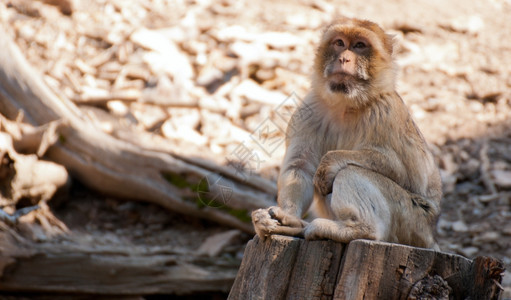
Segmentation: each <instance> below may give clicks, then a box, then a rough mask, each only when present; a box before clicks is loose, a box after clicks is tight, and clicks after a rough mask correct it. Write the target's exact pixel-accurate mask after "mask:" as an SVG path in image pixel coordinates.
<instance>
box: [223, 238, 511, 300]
mask: <svg viewBox="0 0 511 300" xmlns="http://www.w3.org/2000/svg"><path fill="white" fill-rule="evenodd" d="M249 245H250V247H247V249H246V250H245V256H244V259H243V262H242V267H241V268H240V270H239V272H238V275H237V277H236V280H235V283H234V286H233V288H232V289H231V292H230V295H229V299H269V298H270V296H271V299H498V297H499V294H500V289H499V286H498V284H499V283H500V282H501V280H502V275H501V273H502V272H503V267H502V263H500V262H499V261H497V260H495V259H492V258H476V259H475V260H474V261H472V260H469V259H467V258H465V257H462V256H460V255H456V254H450V253H444V252H438V251H433V250H430V249H422V248H415V247H410V246H405V245H398V244H391V243H385V242H376V241H367V240H356V241H353V242H351V243H350V244H348V245H347V246H346V249H344V245H342V244H338V243H335V242H332V241H305V240H301V239H298V238H289V237H282V236H271V237H270V238H269V239H267V240H266V241H261V240H260V239H259V238H258V237H255V238H254V240H252V241H251V242H250V243H249ZM286 248H288V249H287V251H286ZM275 253H278V254H279V256H278V257H279V261H283V260H285V259H284V258H282V257H281V255H282V254H283V253H287V254H288V255H289V257H288V258H287V259H286V262H287V264H282V263H279V264H272V263H270V261H271V260H273V259H275ZM341 256H342V260H341ZM281 274H282V275H284V276H280V275H281ZM261 278H262V279H261ZM268 278H270V279H272V280H271V281H268V280H267V279H268ZM262 282H264V284H262ZM286 289H287V292H286V293H285V294H284V293H282V292H281V291H283V290H286ZM275 291H278V293H275ZM428 297H429V298H428Z"/></svg>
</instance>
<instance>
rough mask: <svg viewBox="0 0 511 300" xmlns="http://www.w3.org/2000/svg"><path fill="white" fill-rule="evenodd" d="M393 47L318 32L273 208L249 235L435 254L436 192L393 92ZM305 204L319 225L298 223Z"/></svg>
mask: <svg viewBox="0 0 511 300" xmlns="http://www.w3.org/2000/svg"><path fill="white" fill-rule="evenodd" d="M395 44H396V43H395V38H394V37H393V36H392V35H389V34H387V33H385V32H384V30H383V29H382V28H381V27H380V26H379V25H377V24H376V23H373V22H371V21H368V20H360V19H355V18H346V17H341V18H338V19H336V20H335V21H334V22H332V23H331V24H330V25H328V26H326V28H325V29H324V30H323V33H322V37H321V39H320V42H319V46H318V48H317V51H316V54H315V58H314V64H313V72H312V78H311V90H310V92H309V94H308V95H307V96H306V97H305V98H304V100H303V101H302V103H301V104H300V105H299V106H298V107H297V109H296V110H295V112H294V114H293V115H292V117H291V119H290V121H289V124H288V128H287V131H286V153H285V156H284V160H283V163H282V166H281V169H280V173H279V177H278V181H277V186H278V194H277V203H278V206H273V207H270V208H262V209H258V210H255V211H253V212H252V222H253V225H254V228H255V231H256V233H257V234H258V235H259V236H260V237H262V238H265V237H267V236H269V235H271V234H283V235H289V236H297V237H304V238H305V239H308V240H318V239H331V240H334V241H338V242H342V243H349V242H350V241H352V240H355V239H370V240H380V241H386V242H391V243H399V244H406V245H411V246H416V247H423V248H435V249H438V246H437V245H436V242H435V240H434V237H433V235H434V226H435V224H436V221H437V218H438V215H439V213H440V201H441V198H442V184H441V180H440V175H439V170H438V167H437V166H436V164H435V161H434V158H433V155H432V154H431V152H430V150H429V149H428V146H427V143H426V141H425V139H424V137H423V135H422V133H421V132H420V131H419V128H418V127H417V125H416V124H415V122H414V121H413V119H412V116H411V114H410V112H409V110H408V108H407V107H406V104H405V103H404V101H403V100H402V98H401V97H400V96H399V94H398V93H397V92H396V88H395V81H396V73H397V68H396V63H395V59H394V56H395V47H396V46H395ZM313 201H314V205H315V208H316V210H317V215H318V217H317V218H315V219H313V220H312V221H311V222H310V223H309V222H306V221H305V220H303V219H302V217H303V215H304V214H305V213H306V212H307V211H308V209H309V207H310V206H311V204H312V203H313Z"/></svg>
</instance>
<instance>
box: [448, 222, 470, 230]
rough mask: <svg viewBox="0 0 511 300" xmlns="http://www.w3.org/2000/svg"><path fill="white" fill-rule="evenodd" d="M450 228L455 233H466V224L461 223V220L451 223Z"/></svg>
mask: <svg viewBox="0 0 511 300" xmlns="http://www.w3.org/2000/svg"><path fill="white" fill-rule="evenodd" d="M451 226H452V230H454V231H456V232H467V231H468V227H467V224H466V223H465V222H463V221H462V220H458V221H456V222H453V223H452V224H451Z"/></svg>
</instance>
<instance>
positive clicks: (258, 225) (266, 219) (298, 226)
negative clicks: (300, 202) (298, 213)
mask: <svg viewBox="0 0 511 300" xmlns="http://www.w3.org/2000/svg"><path fill="white" fill-rule="evenodd" d="M252 223H253V224H254V229H255V231H256V233H257V235H259V237H260V238H261V239H264V238H266V237H267V236H269V235H271V234H283V235H289V236H298V237H303V229H304V228H305V226H307V224H308V223H307V222H305V221H303V220H302V219H300V218H298V217H295V216H293V215H290V214H288V213H286V212H285V211H284V210H282V208H280V207H278V206H271V207H270V208H266V209H264V208H261V209H258V210H255V211H253V212H252Z"/></svg>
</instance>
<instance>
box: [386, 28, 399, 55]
mask: <svg viewBox="0 0 511 300" xmlns="http://www.w3.org/2000/svg"><path fill="white" fill-rule="evenodd" d="M397 48H398V44H397V38H396V35H395V34H390V33H386V34H385V50H387V51H388V53H389V54H390V55H391V56H392V55H393V54H394V53H395V52H397Z"/></svg>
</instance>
